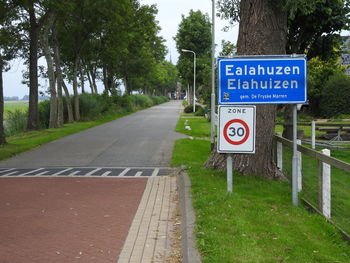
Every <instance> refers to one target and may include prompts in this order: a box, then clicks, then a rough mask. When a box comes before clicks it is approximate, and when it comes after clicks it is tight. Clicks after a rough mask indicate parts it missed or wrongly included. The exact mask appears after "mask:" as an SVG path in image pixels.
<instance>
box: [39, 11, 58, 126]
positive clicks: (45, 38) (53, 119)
mask: <svg viewBox="0 0 350 263" xmlns="http://www.w3.org/2000/svg"><path fill="white" fill-rule="evenodd" d="M54 19H55V16H54V14H53V13H51V15H50V16H49V18H48V20H47V23H46V25H45V26H44V27H43V29H44V30H43V32H42V38H41V39H42V47H43V52H44V56H45V59H46V63H47V74H48V78H49V91H50V120H49V128H57V126H58V123H57V92H56V80H55V70H54V66H53V60H52V56H51V48H50V43H49V34H50V30H51V28H52V26H53V23H54Z"/></svg>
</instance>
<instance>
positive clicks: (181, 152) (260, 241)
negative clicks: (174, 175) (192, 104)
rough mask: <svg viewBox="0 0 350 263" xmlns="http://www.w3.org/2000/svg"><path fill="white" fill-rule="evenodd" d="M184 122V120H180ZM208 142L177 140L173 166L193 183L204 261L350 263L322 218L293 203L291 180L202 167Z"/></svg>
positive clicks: (347, 250) (346, 249) (349, 253)
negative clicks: (229, 174)
mask: <svg viewBox="0 0 350 263" xmlns="http://www.w3.org/2000/svg"><path fill="white" fill-rule="evenodd" d="M180 121H181V119H180ZM209 154H210V142H208V141H205V140H190V139H181V140H178V141H177V142H176V144H175V147H174V152H173V157H172V161H171V165H173V166H179V165H185V166H186V167H187V171H188V173H189V175H190V178H191V182H192V198H193V199H192V201H193V206H194V209H195V212H196V217H197V218H196V238H197V246H198V248H199V251H200V253H201V255H202V261H203V262H204V263H205V262H207V263H209V262H210V263H216V262H217V263H219V262H220V263H226V262H247V263H248V262H249V263H251V262H252V263H257V262H266V263H270V262H271V263H274V262H295V263H300V262H303V263H309V262H310V263H311V262H312V263H313V262H314V263H316V262H324V263H326V262H343V263H345V262H350V246H349V245H348V243H346V242H345V241H343V240H342V238H341V236H340V234H339V232H338V231H337V230H336V229H335V228H334V227H333V226H332V225H330V224H328V223H327V222H326V221H325V220H324V218H322V217H321V216H319V215H316V214H311V213H309V212H307V211H306V209H304V208H302V207H301V208H295V207H293V206H292V204H291V200H292V197H291V193H290V192H291V190H290V185H289V183H287V182H278V181H270V180H266V179H262V178H258V177H243V176H241V175H240V174H238V173H235V174H234V192H233V193H232V194H228V193H227V191H226V173H224V172H219V171H213V170H206V169H203V168H202V167H203V164H204V162H205V160H206V159H207V157H208V155H209Z"/></svg>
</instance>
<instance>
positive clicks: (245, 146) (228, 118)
mask: <svg viewBox="0 0 350 263" xmlns="http://www.w3.org/2000/svg"><path fill="white" fill-rule="evenodd" d="M255 112H256V107H255V106H219V124H218V152H219V153H251V154H253V153H255V118H256V117H255V115H256V114H255Z"/></svg>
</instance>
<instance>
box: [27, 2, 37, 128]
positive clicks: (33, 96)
mask: <svg viewBox="0 0 350 263" xmlns="http://www.w3.org/2000/svg"><path fill="white" fill-rule="evenodd" d="M29 23H30V26H29V39H30V40H29V107H28V123H27V129H28V130H37V129H38V128H39V112H38V30H39V26H38V24H37V21H36V17H35V10H34V3H33V2H32V3H31V6H30V7H29Z"/></svg>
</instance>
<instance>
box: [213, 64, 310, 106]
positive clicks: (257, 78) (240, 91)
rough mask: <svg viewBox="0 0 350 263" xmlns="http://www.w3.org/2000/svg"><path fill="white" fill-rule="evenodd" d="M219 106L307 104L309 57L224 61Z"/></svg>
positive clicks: (221, 67) (219, 65)
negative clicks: (307, 61) (307, 60)
mask: <svg viewBox="0 0 350 263" xmlns="http://www.w3.org/2000/svg"><path fill="white" fill-rule="evenodd" d="M218 67H219V96H218V98H219V104H227V105H230V104H303V103H306V102H307V63H306V58H305V57H252V58H246V57H240V58H221V59H219V60H218Z"/></svg>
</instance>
